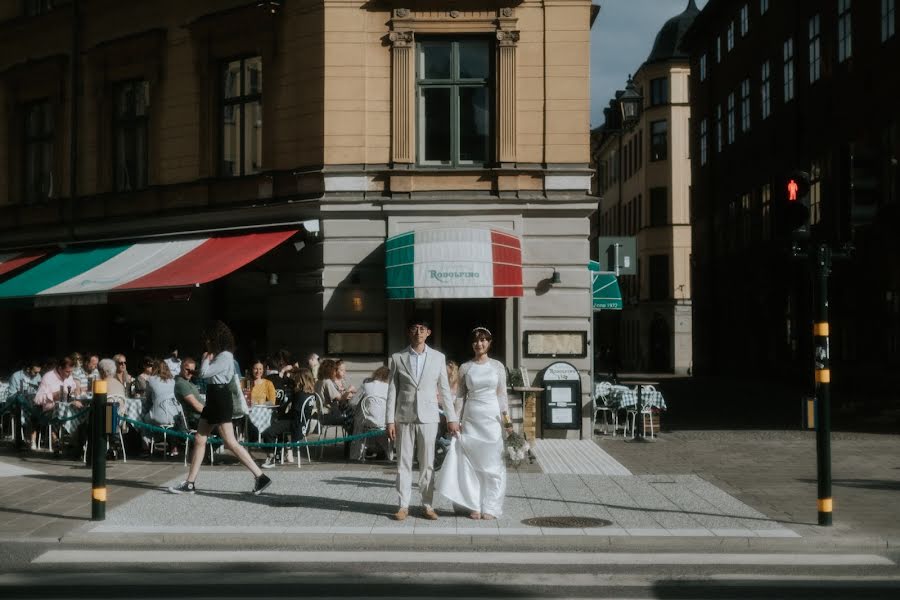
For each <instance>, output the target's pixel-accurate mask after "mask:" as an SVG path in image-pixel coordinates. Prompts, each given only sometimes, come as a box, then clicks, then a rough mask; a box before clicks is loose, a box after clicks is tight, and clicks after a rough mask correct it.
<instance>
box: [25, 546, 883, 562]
mask: <svg viewBox="0 0 900 600" xmlns="http://www.w3.org/2000/svg"><path fill="white" fill-rule="evenodd" d="M33 562H34V563H36V564H91V563H143V564H147V563H155V564H160V563H179V564H180V563H219V564H221V563H258V564H275V563H295V564H303V563H306V564H323V563H324V564H337V563H344V564H346V563H352V564H385V563H405V564H423V563H427V564H477V565H481V564H491V565H500V564H509V565H523V564H528V565H545V566H550V565H570V566H571V565H627V566H659V565H751V566H785V565H787V566H890V565H894V562H893V561H891V560H889V559H888V558H886V557H883V556H879V555H875V554H762V553H761V554H749V553H748V554H738V553H679V552H672V553H631V552H605V553H581V552H562V553H542V552H400V551H391V552H380V553H378V554H373V553H372V552H369V551H360V552H344V551H341V552H308V551H284V552H270V551H241V552H233V551H227V550H50V551H47V552H45V553H43V554H41V555H40V556H38V557H37V558H35V559H34V561H33Z"/></svg>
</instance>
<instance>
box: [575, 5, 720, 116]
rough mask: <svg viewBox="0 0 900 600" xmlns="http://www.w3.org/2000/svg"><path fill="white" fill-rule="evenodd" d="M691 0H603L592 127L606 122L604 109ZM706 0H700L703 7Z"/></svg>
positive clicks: (595, 36)
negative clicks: (664, 27) (673, 19)
mask: <svg viewBox="0 0 900 600" xmlns="http://www.w3.org/2000/svg"><path fill="white" fill-rule="evenodd" d="M687 3H688V0H605V1H603V0H600V4H601V9H600V15H599V16H598V17H597V21H596V23H594V28H593V29H592V30H591V127H597V126H598V125H601V124H602V123H603V109H604V108H605V107H606V106H607V105H608V104H609V100H610V99H611V98H612V97H613V95H614V94H615V91H616V90H620V89H623V88H624V87H625V82H626V81H627V80H628V75H629V74H630V73H634V72H635V71H637V69H638V67H640V66H641V64H642V63H643V62H644V61H645V60H646V59H647V56H649V54H650V50H651V49H652V48H653V41H654V40H655V39H656V34H657V33H658V32H659V30H660V28H661V27H662V26H663V24H664V23H665V22H666V21H668V20H669V19H670V18H671V17H674V16H675V15H677V14H679V13H681V12H682V11H683V10H684V9H685V7H686V6H687ZM705 5H706V0H697V6H698V7H700V8H703V6H705Z"/></svg>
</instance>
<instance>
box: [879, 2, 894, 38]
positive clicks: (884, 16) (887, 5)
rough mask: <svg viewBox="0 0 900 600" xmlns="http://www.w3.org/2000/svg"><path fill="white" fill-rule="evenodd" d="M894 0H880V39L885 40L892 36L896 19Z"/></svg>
mask: <svg viewBox="0 0 900 600" xmlns="http://www.w3.org/2000/svg"><path fill="white" fill-rule="evenodd" d="M896 15H897V11H896V6H895V5H894V0H881V41H882V42H886V41H887V40H889V39H890V38H892V37H894V33H895V32H894V27H895V25H896V23H895V22H896V19H897V16H896Z"/></svg>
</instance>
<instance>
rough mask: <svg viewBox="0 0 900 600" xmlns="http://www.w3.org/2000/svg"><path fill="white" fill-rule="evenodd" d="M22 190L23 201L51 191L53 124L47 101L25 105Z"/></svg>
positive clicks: (48, 193)
mask: <svg viewBox="0 0 900 600" xmlns="http://www.w3.org/2000/svg"><path fill="white" fill-rule="evenodd" d="M24 113H25V123H24V130H25V135H24V141H25V147H24V174H23V181H24V189H23V192H24V194H23V196H24V199H25V202H27V203H32V202H39V201H42V200H46V199H47V198H49V197H50V196H51V195H52V194H53V142H54V134H55V127H56V124H55V122H54V118H53V109H52V107H51V105H50V102H49V101H48V100H40V101H38V102H32V103H31V104H28V105H26V106H25V110H24Z"/></svg>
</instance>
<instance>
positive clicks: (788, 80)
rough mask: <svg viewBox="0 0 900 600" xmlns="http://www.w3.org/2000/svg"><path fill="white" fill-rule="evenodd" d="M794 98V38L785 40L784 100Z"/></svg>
mask: <svg viewBox="0 0 900 600" xmlns="http://www.w3.org/2000/svg"><path fill="white" fill-rule="evenodd" d="M793 99H794V40H793V39H792V38H788V39H787V40H785V42H784V101H785V103H787V102H790V101H791V100H793Z"/></svg>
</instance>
